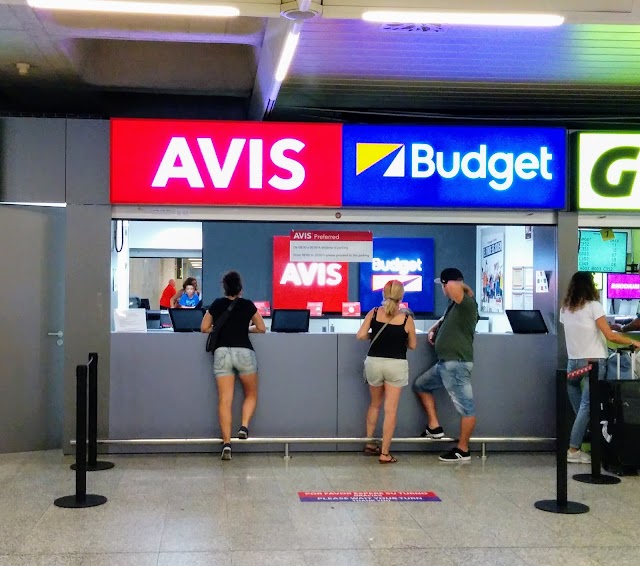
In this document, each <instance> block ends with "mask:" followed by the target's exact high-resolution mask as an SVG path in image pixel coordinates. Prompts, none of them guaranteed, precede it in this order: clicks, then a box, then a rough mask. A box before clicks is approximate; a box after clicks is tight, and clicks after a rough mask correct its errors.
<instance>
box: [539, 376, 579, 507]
mask: <svg viewBox="0 0 640 566" xmlns="http://www.w3.org/2000/svg"><path fill="white" fill-rule="evenodd" d="M568 449H569V425H568V422H567V372H566V371H563V370H558V371H557V372H556V499H545V500H541V501H536V502H535V504H534V505H535V507H536V509H540V510H541V511H548V512H549V513H561V514H565V515H578V514H580V513H587V512H588V511H589V507H588V506H587V505H584V504H583V503H577V502H576V501H568V495H567V450H568Z"/></svg>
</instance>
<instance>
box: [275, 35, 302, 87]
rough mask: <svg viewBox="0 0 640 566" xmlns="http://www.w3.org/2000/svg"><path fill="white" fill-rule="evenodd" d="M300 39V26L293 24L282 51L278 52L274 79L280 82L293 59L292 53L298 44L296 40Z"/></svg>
mask: <svg viewBox="0 0 640 566" xmlns="http://www.w3.org/2000/svg"><path fill="white" fill-rule="evenodd" d="M299 39H300V26H299V25H295V26H294V28H293V29H292V30H291V31H290V32H289V34H288V35H287V39H286V40H285V42H284V47H283V48H282V53H281V54H280V61H278V67H277V68H276V77H275V78H276V81H277V82H279V83H281V82H282V81H283V80H284V78H285V77H286V76H287V73H288V72H289V66H290V65H291V61H292V60H293V55H294V53H295V52H296V47H297V46H298V40H299Z"/></svg>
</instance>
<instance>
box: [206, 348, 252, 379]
mask: <svg viewBox="0 0 640 566" xmlns="http://www.w3.org/2000/svg"><path fill="white" fill-rule="evenodd" d="M235 372H238V375H248V374H250V373H257V372H258V362H257V360H256V353H255V352H254V351H253V350H251V349H249V348H225V347H221V348H216V351H215V352H214V353H213V375H214V376H215V377H222V376H223V375H234V373H235Z"/></svg>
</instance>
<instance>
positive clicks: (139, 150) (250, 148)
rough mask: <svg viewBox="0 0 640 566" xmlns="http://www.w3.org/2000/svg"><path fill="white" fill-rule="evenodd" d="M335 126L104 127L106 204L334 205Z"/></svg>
mask: <svg viewBox="0 0 640 566" xmlns="http://www.w3.org/2000/svg"><path fill="white" fill-rule="evenodd" d="M341 140H342V134H341V127H340V125H336V124H280V123H275V122H205V121H183V120H180V121H174V120H129V119H115V120H112V121H111V202H112V203H113V204H171V205H239V206H305V207H307V206H314V207H321V206H340V204H341V188H342V185H341V167H342V165H341V144H342V141H341Z"/></svg>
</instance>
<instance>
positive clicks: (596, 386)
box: [573, 362, 620, 485]
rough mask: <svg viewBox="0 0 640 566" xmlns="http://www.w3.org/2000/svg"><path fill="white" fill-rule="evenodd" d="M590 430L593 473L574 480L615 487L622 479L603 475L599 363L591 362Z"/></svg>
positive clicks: (577, 475) (578, 476) (576, 477)
mask: <svg viewBox="0 0 640 566" xmlns="http://www.w3.org/2000/svg"><path fill="white" fill-rule="evenodd" d="M589 428H590V429H591V473H590V474H575V475H574V476H573V479H574V480H576V481H579V482H582V483H593V484H598V485H615V484H618V483H620V478H617V477H615V476H610V475H603V474H602V471H601V469H602V443H601V442H602V441H601V438H602V435H601V434H600V382H599V380H598V362H591V370H590V371H589Z"/></svg>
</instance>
